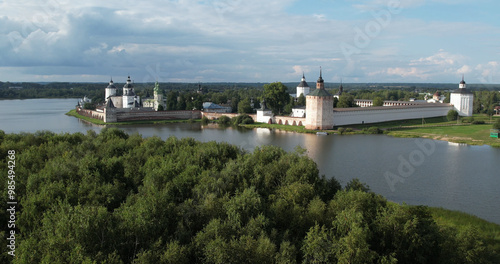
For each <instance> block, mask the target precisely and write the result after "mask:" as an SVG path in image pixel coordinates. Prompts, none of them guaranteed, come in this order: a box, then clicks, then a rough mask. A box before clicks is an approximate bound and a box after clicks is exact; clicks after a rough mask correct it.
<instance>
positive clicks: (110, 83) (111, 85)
mask: <svg viewBox="0 0 500 264" xmlns="http://www.w3.org/2000/svg"><path fill="white" fill-rule="evenodd" d="M106 88H111V89H116V86H115V84H114V83H113V80H111V81H109V85H108V87H106Z"/></svg>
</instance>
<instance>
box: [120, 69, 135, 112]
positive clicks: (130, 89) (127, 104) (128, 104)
mask: <svg viewBox="0 0 500 264" xmlns="http://www.w3.org/2000/svg"><path fill="white" fill-rule="evenodd" d="M134 107H135V92H134V86H133V85H132V81H131V80H130V76H128V79H127V83H126V84H125V85H124V86H123V108H134Z"/></svg>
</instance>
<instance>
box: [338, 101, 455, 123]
mask: <svg viewBox="0 0 500 264" xmlns="http://www.w3.org/2000/svg"><path fill="white" fill-rule="evenodd" d="M451 109H453V106H452V105H449V104H436V105H435V106H427V105H426V106H422V107H419V106H415V107H412V106H407V107H395V108H391V107H390V106H384V107H377V108H344V109H334V110H333V124H334V126H343V125H354V124H369V123H379V122H387V121H393V120H405V119H418V118H430V117H439V116H446V115H447V114H448V111H449V110H451Z"/></svg>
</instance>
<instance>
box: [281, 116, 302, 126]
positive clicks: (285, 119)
mask: <svg viewBox="0 0 500 264" xmlns="http://www.w3.org/2000/svg"><path fill="white" fill-rule="evenodd" d="M274 119H275V122H276V124H279V125H289V126H305V124H306V118H305V117H291V116H275V117H274Z"/></svg>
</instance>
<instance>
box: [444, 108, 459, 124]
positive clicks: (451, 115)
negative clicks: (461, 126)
mask: <svg viewBox="0 0 500 264" xmlns="http://www.w3.org/2000/svg"><path fill="white" fill-rule="evenodd" d="M446 119H448V121H455V120H457V119H458V112H457V111H456V110H453V109H452V110H450V111H448V114H447V115H446Z"/></svg>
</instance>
